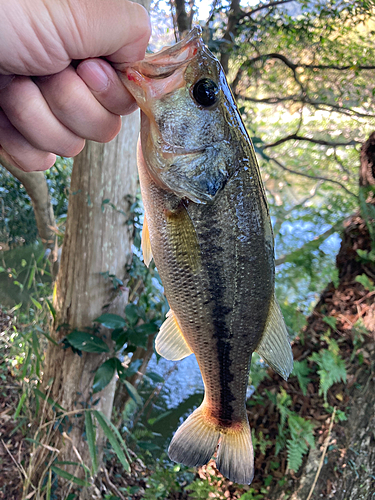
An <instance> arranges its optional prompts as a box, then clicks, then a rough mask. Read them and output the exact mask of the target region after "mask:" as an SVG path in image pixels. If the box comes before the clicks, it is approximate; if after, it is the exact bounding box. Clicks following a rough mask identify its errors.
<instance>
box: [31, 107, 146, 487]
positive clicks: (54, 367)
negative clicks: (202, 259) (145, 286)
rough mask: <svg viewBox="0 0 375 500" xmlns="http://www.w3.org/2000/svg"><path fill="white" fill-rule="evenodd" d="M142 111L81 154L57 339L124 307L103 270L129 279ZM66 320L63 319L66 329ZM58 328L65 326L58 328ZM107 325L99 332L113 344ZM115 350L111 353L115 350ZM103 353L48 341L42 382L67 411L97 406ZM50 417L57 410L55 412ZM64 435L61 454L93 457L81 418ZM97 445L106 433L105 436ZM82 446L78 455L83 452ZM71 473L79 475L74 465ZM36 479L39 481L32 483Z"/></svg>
mask: <svg viewBox="0 0 375 500" xmlns="http://www.w3.org/2000/svg"><path fill="white" fill-rule="evenodd" d="M138 133H139V114H138V113H134V114H132V115H131V116H128V117H125V118H123V127H122V130H121V132H120V134H119V135H118V136H117V137H116V138H115V139H114V140H113V141H112V142H111V143H109V144H104V145H103V144H98V143H95V142H88V143H87V145H86V147H85V148H84V150H83V151H82V152H81V153H80V155H79V156H78V157H77V158H76V159H75V161H74V166H73V172H72V180H71V188H70V196H69V207H68V216H67V225H66V233H65V238H64V244H63V249H62V257H61V264H60V269H59V274H58V277H57V282H56V291H55V298H54V306H55V309H56V318H55V321H54V324H53V326H52V333H51V335H52V336H53V337H54V338H55V339H56V340H57V341H58V342H59V341H61V339H62V338H63V337H64V336H65V335H66V334H67V333H69V332H70V331H72V330H73V329H77V330H81V331H82V330H84V329H86V328H92V326H93V320H94V319H95V318H97V317H98V316H99V315H100V314H102V313H103V311H105V312H111V313H116V314H123V312H124V308H125V305H126V303H127V292H126V289H125V288H123V289H122V290H120V289H117V290H115V288H114V286H113V284H112V281H111V280H110V279H108V278H106V277H105V275H104V273H108V274H110V275H114V276H116V277H117V278H119V279H121V280H124V279H126V270H125V269H126V266H127V265H128V264H129V263H130V261H131V255H132V250H131V245H132V228H131V226H129V225H128V224H127V219H126V217H124V215H123V213H128V212H129V208H130V205H131V203H132V201H133V200H134V197H135V194H136V188H137V168H136V142H137V137H138ZM61 325H64V327H63V328H61ZM59 327H60V329H59ZM106 333H107V332H106V331H105V330H104V329H103V330H102V331H101V334H102V336H103V338H105V340H106V342H107V343H108V345H109V347H110V349H112V345H111V342H110V340H109V338H108V336H107V337H106ZM111 355H113V352H112V354H111ZM105 357H106V356H105V355H103V354H92V353H85V352H83V353H82V356H79V355H78V354H76V353H74V352H73V351H72V349H71V348H68V349H63V346H62V344H58V345H54V344H52V343H51V342H50V343H49V345H48V349H47V353H46V359H45V368H44V376H43V389H44V392H45V393H46V394H48V395H49V397H50V398H52V399H53V400H54V401H55V402H56V403H58V404H60V405H61V406H62V407H63V408H64V409H65V410H67V411H74V410H79V409H80V408H87V407H90V406H92V403H93V398H92V382H93V377H94V374H95V371H96V369H97V368H98V367H99V366H100V365H101V364H102V362H103V361H104V360H105ZM114 388H115V381H114V380H112V383H111V384H110V385H108V386H107V387H106V388H105V389H104V390H103V391H102V392H101V393H98V394H96V395H95V398H94V399H96V398H100V400H99V403H98V404H97V405H96V406H95V409H97V410H100V411H101V412H102V413H104V414H105V415H106V416H107V417H108V418H109V419H110V417H111V412H112V404H113V396H114ZM48 416H49V418H51V416H53V415H52V412H49V415H48ZM66 423H67V424H68V425H66V426H65V428H64V432H65V433H66V434H65V437H64V439H62V438H61V435H60V434H58V435H56V440H55V442H53V443H51V442H48V443H47V444H48V445H49V446H53V447H55V448H57V449H59V450H60V452H59V454H58V459H59V460H65V461H72V462H77V457H78V454H79V456H80V457H81V459H82V461H83V462H84V463H85V464H89V463H90V460H89V453H88V447H87V442H86V441H85V440H84V439H83V437H82V436H83V434H84V421H83V417H80V418H78V417H76V416H70V417H69V420H68V421H67V422H66ZM99 441H100V442H99V443H98V448H99V450H100V449H101V447H102V446H103V437H101V440H100V439H99ZM77 451H78V454H77ZM42 455H43V457H42V456H41V455H40V456H36V457H33V460H34V472H36V471H35V468H36V469H39V470H38V471H37V472H36V475H35V477H37V478H38V480H39V481H41V480H43V478H42V477H41V469H40V467H41V464H42V463H43V460H44V458H45V453H44V454H42ZM73 469H74V470H72V468H71V469H70V472H71V473H73V474H75V475H79V473H78V472H77V470H76V468H73ZM34 484H35V483H34Z"/></svg>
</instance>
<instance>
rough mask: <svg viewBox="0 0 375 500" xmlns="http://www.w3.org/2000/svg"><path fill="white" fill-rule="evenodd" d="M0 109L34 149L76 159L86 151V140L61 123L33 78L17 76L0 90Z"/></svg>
mask: <svg viewBox="0 0 375 500" xmlns="http://www.w3.org/2000/svg"><path fill="white" fill-rule="evenodd" d="M0 107H1V108H2V109H3V111H4V113H5V114H6V115H7V117H8V119H9V121H10V122H11V123H12V125H13V126H14V127H15V128H16V129H17V130H18V131H19V132H20V133H21V134H22V135H23V136H24V137H25V139H26V140H27V141H28V142H29V143H30V144H31V145H32V146H34V148H36V149H41V150H42V151H47V152H51V153H56V154H58V155H61V156H75V155H77V154H78V153H79V152H80V151H81V150H82V149H83V146H84V143H85V142H84V139H82V138H81V137H78V136H77V135H75V134H74V133H73V132H71V131H70V130H69V129H68V128H66V127H65V126H64V125H63V124H62V123H60V122H59V121H58V119H57V118H56V117H55V116H54V115H53V114H52V111H51V109H50V108H49V106H48V104H47V102H46V101H45V99H44V97H43V95H42V94H41V92H40V90H39V89H38V87H37V86H36V85H35V83H34V82H32V81H31V80H30V78H28V77H23V76H18V77H16V78H14V80H13V81H12V82H11V83H10V84H9V85H8V86H7V87H5V88H4V89H3V90H0Z"/></svg>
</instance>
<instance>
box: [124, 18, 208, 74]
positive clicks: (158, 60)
mask: <svg viewBox="0 0 375 500" xmlns="http://www.w3.org/2000/svg"><path fill="white" fill-rule="evenodd" d="M201 35H202V29H201V27H200V26H195V27H194V28H193V29H192V30H191V31H190V32H189V34H188V35H187V36H186V37H185V38H184V39H183V40H181V41H180V42H178V43H177V44H175V45H172V46H171V47H167V48H165V49H162V50H161V51H160V52H157V53H156V54H147V55H146V57H145V58H144V59H143V61H139V62H137V63H135V64H133V65H131V66H130V69H132V70H133V71H137V72H138V73H140V74H141V75H142V76H143V77H145V78H150V79H162V78H167V77H168V76H171V75H172V74H173V73H174V72H175V71H176V70H177V69H179V68H181V67H182V66H185V65H187V64H188V63H189V62H190V61H191V60H192V59H194V58H195V57H196V55H197V52H198V50H199V49H200V48H201V49H202V48H203V47H204V43H203V40H202V37H201Z"/></svg>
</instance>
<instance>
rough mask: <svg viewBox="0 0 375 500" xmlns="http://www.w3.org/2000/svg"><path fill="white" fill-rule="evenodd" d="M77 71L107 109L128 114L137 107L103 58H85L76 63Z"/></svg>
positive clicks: (118, 113)
mask: <svg viewBox="0 0 375 500" xmlns="http://www.w3.org/2000/svg"><path fill="white" fill-rule="evenodd" d="M77 73H78V75H79V76H80V77H81V78H82V80H83V81H84V82H85V83H86V85H87V86H88V87H89V88H90V90H91V92H92V94H93V95H94V96H95V98H96V99H97V100H98V101H99V102H100V104H101V105H102V106H104V107H105V108H106V109H108V111H111V112H112V113H115V114H116V115H129V114H130V113H133V111H135V110H136V109H137V108H138V106H137V103H136V102H135V99H134V98H133V96H132V95H131V94H130V93H129V92H128V91H127V90H126V88H125V86H124V84H123V83H122V82H121V80H120V78H119V77H118V76H117V73H116V71H115V70H114V69H113V68H112V66H111V65H110V64H108V63H107V62H106V61H103V59H86V60H85V61H83V62H81V63H80V64H79V65H78V67H77Z"/></svg>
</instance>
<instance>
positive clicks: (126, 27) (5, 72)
mask: <svg viewBox="0 0 375 500" xmlns="http://www.w3.org/2000/svg"><path fill="white" fill-rule="evenodd" d="M0 19H1V30H0V154H3V155H5V156H6V157H7V159H8V160H10V161H11V162H12V163H13V164H14V165H16V166H18V167H20V168H21V169H22V170H26V171H32V170H46V169H48V168H50V167H51V166H52V165H53V163H54V162H55V159H56V156H55V155H56V154H59V155H61V156H75V155H76V154H78V153H79V152H80V151H81V150H82V149H83V147H84V143H85V139H91V140H94V141H98V142H108V141H110V140H111V139H113V137H115V135H116V134H117V133H118V132H119V130H120V127H121V118H120V115H123V114H128V113H131V112H133V111H134V110H135V109H136V105H135V101H134V100H133V98H132V97H131V96H130V94H129V93H128V92H127V90H126V89H125V87H124V86H123V84H122V83H121V81H120V79H119V78H118V76H117V73H116V71H115V69H114V68H113V66H116V64H119V65H123V64H126V63H131V62H134V61H137V60H140V59H143V57H144V54H145V50H146V47H147V42H148V39H149V36H150V24H149V19H148V15H147V12H146V11H145V9H144V8H143V7H142V6H140V5H138V4H135V3H132V2H130V1H128V0H105V1H103V0H69V1H67V0H66V1H60V2H55V1H48V0H13V1H12V2H8V1H7V0H0ZM99 57H105V59H98V58H99ZM82 60H83V61H82ZM72 61H74V62H75V61H82V62H79V64H78V66H77V67H76V68H74V66H73V65H72V64H71V63H72ZM110 63H111V64H110ZM112 65H113V66H112Z"/></svg>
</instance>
